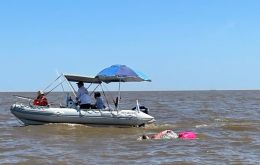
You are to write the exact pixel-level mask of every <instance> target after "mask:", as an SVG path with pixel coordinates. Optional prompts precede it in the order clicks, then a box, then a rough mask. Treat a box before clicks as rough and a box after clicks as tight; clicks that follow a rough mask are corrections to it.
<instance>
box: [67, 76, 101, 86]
mask: <svg viewBox="0 0 260 165" xmlns="http://www.w3.org/2000/svg"><path fill="white" fill-rule="evenodd" d="M64 77H65V78H66V79H67V80H68V81H72V82H79V81H82V82H84V83H96V84H100V83H101V82H102V81H100V79H99V78H95V77H87V76H80V75H71V74H65V75H64Z"/></svg>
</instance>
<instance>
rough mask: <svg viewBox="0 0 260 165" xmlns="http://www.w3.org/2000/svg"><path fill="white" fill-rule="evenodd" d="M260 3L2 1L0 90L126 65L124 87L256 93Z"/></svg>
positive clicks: (42, 85)
mask: <svg viewBox="0 0 260 165" xmlns="http://www.w3.org/2000/svg"><path fill="white" fill-rule="evenodd" d="M259 6H260V1H259V0H248V1H246V0H215V1H213V0H95V1H94V0H8V1H1V2H0V15H1V16H0V58H1V60H0V74H1V83H0V91H36V90H38V89H43V88H45V87H46V86H47V85H49V83H51V82H52V81H53V80H54V79H55V78H56V77H57V74H56V70H58V71H59V72H64V73H76V74H82V75H96V74H97V73H98V72H99V71H100V70H102V69H104V68H105V67H108V66H111V65H113V64H125V65H127V66H129V67H131V68H133V69H137V70H140V71H142V72H144V73H145V74H146V75H148V76H149V77H150V78H151V79H152V82H151V83H148V82H145V83H138V84H137V83H134V84H123V86H122V89H123V90H218V89H260V76H259V72H260V10H259Z"/></svg>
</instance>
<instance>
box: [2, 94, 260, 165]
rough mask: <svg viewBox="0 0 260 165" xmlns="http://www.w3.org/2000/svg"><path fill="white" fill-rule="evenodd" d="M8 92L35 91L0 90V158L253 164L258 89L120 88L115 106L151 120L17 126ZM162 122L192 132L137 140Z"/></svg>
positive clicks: (259, 147)
mask: <svg viewBox="0 0 260 165" xmlns="http://www.w3.org/2000/svg"><path fill="white" fill-rule="evenodd" d="M14 94H18V95H24V96H29V97H31V96H34V93H0V164H73V165H74V164H88V165H91V164H118V165H119V164H147V165H148V164H149V165H150V164H165V165H166V164H260V128H259V126H260V91H185V92H123V93H122V102H123V103H122V104H123V105H122V106H124V107H128V108H131V107H133V106H135V100H136V98H139V102H140V103H141V104H143V105H145V106H147V107H149V108H150V114H151V115H152V116H154V117H155V119H156V120H157V122H156V123H155V124H153V125H149V126H146V127H144V128H118V127H93V126H86V125H75V124H48V125H38V126H23V125H22V124H21V123H20V122H19V121H18V120H17V119H16V118H15V117H14V116H13V115H12V114H11V113H10V110H9V109H10V106H11V105H12V104H13V103H15V102H16V101H17V98H15V97H13V96H12V95H14ZM59 95H60V93H53V94H52V95H50V96H48V99H49V101H52V102H55V103H58V102H59V101H60V100H59V98H60V97H59ZM165 129H172V130H174V131H175V132H177V133H178V132H181V131H194V132H196V133H197V135H198V139H196V140H181V139H175V140H148V141H137V140H136V139H137V138H138V137H139V136H140V135H142V134H144V133H157V132H159V131H162V130H165Z"/></svg>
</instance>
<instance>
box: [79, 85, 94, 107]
mask: <svg viewBox="0 0 260 165" xmlns="http://www.w3.org/2000/svg"><path fill="white" fill-rule="evenodd" d="M77 85H78V88H79V89H78V92H77V97H76V100H77V102H78V103H79V106H80V108H81V109H90V108H91V97H90V95H89V93H88V90H87V89H86V88H85V87H84V83H83V82H82V81H79V82H78V83H77Z"/></svg>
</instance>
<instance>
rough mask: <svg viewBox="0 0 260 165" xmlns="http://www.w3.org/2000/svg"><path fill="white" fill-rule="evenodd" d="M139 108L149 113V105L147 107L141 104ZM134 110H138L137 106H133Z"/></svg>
mask: <svg viewBox="0 0 260 165" xmlns="http://www.w3.org/2000/svg"><path fill="white" fill-rule="evenodd" d="M139 109H140V111H142V112H144V113H146V114H148V113H149V108H147V107H145V106H143V105H141V106H139ZM132 110H136V107H133V108H132Z"/></svg>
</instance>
